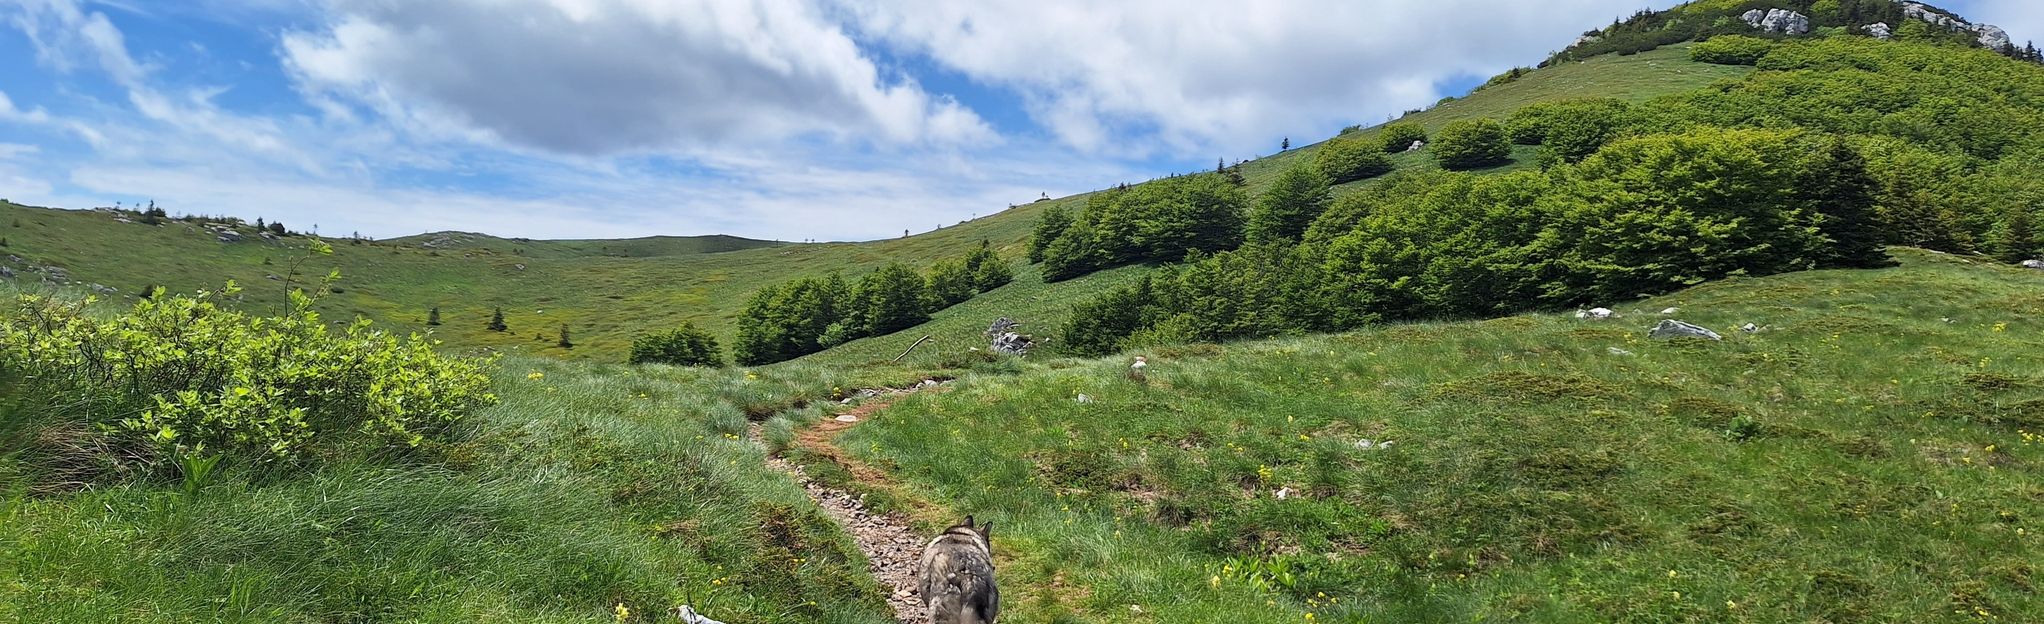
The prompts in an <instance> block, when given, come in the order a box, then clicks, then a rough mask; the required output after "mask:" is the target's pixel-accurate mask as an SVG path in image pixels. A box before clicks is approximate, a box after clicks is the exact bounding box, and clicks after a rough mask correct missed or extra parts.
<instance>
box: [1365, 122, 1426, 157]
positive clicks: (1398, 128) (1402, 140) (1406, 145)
mask: <svg viewBox="0 0 2044 624" xmlns="http://www.w3.org/2000/svg"><path fill="white" fill-rule="evenodd" d="M1425 140H1427V129H1426V128H1424V127H1421V126H1420V125H1419V124H1416V123H1412V122H1399V123H1394V124H1387V125H1385V126H1384V129H1382V130H1378V131H1377V148H1378V149H1379V150H1382V151H1383V152H1384V153H1386V154H1400V153H1404V152H1405V150H1408V149H1411V148H1412V144H1413V143H1414V142H1418V141H1425Z"/></svg>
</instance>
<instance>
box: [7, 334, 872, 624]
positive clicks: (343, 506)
mask: <svg viewBox="0 0 2044 624" xmlns="http://www.w3.org/2000/svg"><path fill="white" fill-rule="evenodd" d="M856 375H857V374H856V373H852V374H846V373H842V372H839V371H830V370H823V369H818V368H800V367H788V368H785V369H782V370H778V371H764V372H762V371H752V372H746V371H737V370H731V371H705V370H691V369H673V368H665V367H645V368H627V367H624V366H621V365H588V364H576V363H569V362H562V361H557V360H550V359H513V360H507V361H505V362H504V363H503V366H502V367H501V371H500V374H499V379H498V380H497V386H498V388H499V393H500V394H501V395H502V396H503V397H504V401H503V403H502V404H501V405H499V406H497V407H495V408H492V409H489V410H487V411H485V412H483V413H481V414H480V415H479V416H478V421H479V422H478V427H477V430H476V431H475V432H474V434H473V435H472V436H471V437H470V438H469V440H468V441H467V442H466V443H464V444H462V445H460V446H459V447H457V448H456V449H455V450H454V451H452V452H451V453H449V455H448V457H447V458H446V461H445V462H444V463H430V464H419V463H407V462H401V461H396V460H390V459H385V458H372V457H348V458H329V460H328V461H327V462H326V463H324V464H323V465H322V466H321V467H318V468H313V469H302V470H293V471H281V472H280V471H277V470H258V469H253V468H251V467H249V466H234V465H231V464H229V465H225V466H223V467H222V468H221V471H222V473H221V474H219V475H217V476H216V477H215V478H213V479H212V480H211V483H209V484H206V485H205V486H204V487H202V488H200V489H199V490H198V491H196V492H193V493H191V494H184V493H181V492H180V488H178V487H177V484H175V483H153V482H136V483H127V484H118V485H108V486H106V487H101V488H95V489H90V490H86V491H83V492H78V493H75V494H68V495H62V496H50V497H31V496H28V495H27V494H26V492H27V488H28V485H29V483H30V482H31V481H32V480H33V479H34V478H35V476H36V473H37V470H36V466H35V465H34V464H33V463H32V457H31V454H32V453H33V451H32V450H31V449H34V448H35V447H36V445H37V440H42V439H47V438H46V437H45V436H47V435H48V434H49V432H46V431H45V432H37V431H33V428H32V423H34V422H35V421H36V419H35V417H34V415H33V414H25V413H21V412H19V411H15V410H9V411H8V412H6V418H7V422H8V423H9V426H7V427H0V442H4V444H0V449H6V451H5V453H4V454H0V621H4V622H114V621H123V622H192V621H220V622H367V621H406V622H595V621H610V620H611V619H612V618H613V616H614V611H613V609H614V608H615V606H616V605H617V604H620V603H623V604H625V605H627V606H628V608H629V609H631V610H632V611H634V612H636V613H638V614H639V615H638V617H637V618H636V619H634V620H633V621H642V622H651V621H656V618H662V617H664V616H662V615H661V614H662V613H663V612H665V611H667V610H669V609H671V608H674V607H678V606H679V605H682V604H692V605H694V606H695V607H697V608H698V609H701V610H703V611H705V612H708V613H711V614H715V615H716V616H717V617H719V618H720V619H723V620H725V621H727V622H733V623H734V624H736V623H743V622H772V621H805V622H839V623H847V624H850V623H877V622H886V621H890V617H889V611H888V609H887V608H886V606H885V605H884V603H882V602H881V597H882V596H881V594H880V593H879V592H880V590H879V589H878V587H877V586H876V585H875V584H874V583H873V581H872V580H871V579H870V578H868V577H867V576H866V573H865V562H864V560H863V558H862V557H861V556H860V555H859V554H858V553H857V552H856V551H855V550H854V549H852V547H851V544H850V541H849V539H848V538H847V537H845V536H844V535H843V533H842V532H841V531H840V530H839V529H838V528H837V527H836V526H835V525H834V524H832V523H831V522H830V521H829V520H828V519H826V518H825V517H823V516H822V514H821V512H820V511H818V510H817V509H816V508H815V507H814V506H812V505H810V504H809V502H808V500H807V499H806V497H805V496H804V495H803V493H802V492H801V490H800V489H799V488H797V487H796V486H795V484H793V483H792V482H790V481H788V480H787V479H786V478H785V477H783V476H782V475H780V474H779V473H774V472H771V471H770V470H768V469H767V468H766V467H764V466H763V465H762V464H761V461H762V457H761V451H760V450H759V449H758V448H757V447H755V446H754V445H752V444H751V443H749V442H746V441H743V440H742V439H741V438H742V436H744V434H745V431H746V427H747V424H748V414H759V413H768V412H772V411H775V410H779V409H783V408H786V407H789V406H791V405H794V404H797V403H800V402H802V401H806V400H810V399H820V398H827V397H828V396H830V394H831V393H832V388H833V386H834V385H837V384H845V385H847V386H850V385H852V384H853V383H855V382H861V381H864V382H866V383H881V382H882V381H888V380H884V379H869V380H861V379H859V378H858V377H857V376H856ZM24 424H29V425H31V427H29V428H23V427H22V425H24ZM660 621H665V620H660Z"/></svg>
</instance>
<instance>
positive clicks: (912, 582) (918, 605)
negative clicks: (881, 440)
mask: <svg viewBox="0 0 2044 624" xmlns="http://www.w3.org/2000/svg"><path fill="white" fill-rule="evenodd" d="M941 386H942V383H941V382H924V383H923V384H919V385H917V386H914V387H912V388H907V389H900V390H869V391H865V392H864V393H862V395H863V396H864V399H863V402H861V403H859V405H858V406H857V407H854V408H852V409H851V411H847V412H845V413H842V414H839V415H837V416H836V417H834V418H830V419H825V420H824V421H823V422H821V423H818V424H817V425H816V426H813V427H810V428H807V429H804V430H802V431H800V432H798V433H797V434H796V439H795V445H796V446H798V447H801V448H802V449H803V450H804V451H807V452H809V453H811V454H814V455H816V456H819V457H822V458H826V459H829V460H831V461H834V462H837V463H838V464H840V465H843V466H844V467H845V468H846V469H847V470H850V471H851V472H852V475H853V476H854V477H856V478H858V479H859V480H860V481H861V482H867V483H879V482H881V480H884V479H886V476H885V475H884V474H881V473H879V472H878V471H874V470H872V469H870V468H867V467H865V466H863V465H861V464H859V463H857V462H855V461H852V460H850V459H849V458H847V457H846V456H845V455H844V452H843V451H842V450H840V449H838V448H837V447H836V446H835V445H834V444H833V443H832V441H833V440H835V439H836V438H837V436H838V434H839V433H842V432H844V431H845V430H846V429H850V428H852V427H854V426H857V425H858V424H859V423H861V422H864V421H865V420H866V419H867V418H870V417H871V416H872V415H873V414H875V413H878V412H879V411H880V410H883V409H886V408H887V406H888V405H890V404H892V403H893V402H894V401H895V400H897V399H900V398H901V397H904V396H907V395H909V394H912V393H915V392H920V391H923V390H929V389H934V388H938V387H941ZM752 439H753V441H754V442H756V443H760V444H762V445H764V442H763V441H762V440H761V438H760V426H759V425H758V424H757V423H755V424H754V425H753V426H752ZM766 461H767V466H768V467H770V468H773V469H774V470H778V471H780V472H783V473H787V474H788V476H790V477H792V478H794V479H795V482H796V483H798V484H801V486H802V489H803V491H805V492H808V494H809V499H810V500H812V501H815V502H816V506H817V507H819V508H821V509H823V513H824V514H825V515H828V516H830V518H831V519H832V520H835V521H837V523H838V524H839V525H841V526H843V527H844V529H845V532H846V533H848V534H850V535H851V536H852V541H853V542H854V543H856V544H857V545H858V547H859V552H861V553H864V554H865V555H866V560H867V561H868V562H869V565H870V568H869V571H870V572H871V573H872V574H873V578H874V580H877V581H879V582H880V585H881V587H883V588H885V589H886V590H887V592H888V596H887V604H888V605H890V606H892V607H894V616H895V619H896V620H897V621H900V622H901V623H902V624H927V622H928V621H929V619H928V617H926V615H927V614H925V613H924V607H923V601H922V598H921V597H920V596H919V595H918V592H917V591H916V572H917V569H916V568H917V567H918V566H919V565H920V564H921V562H920V561H919V559H920V557H921V556H922V547H923V541H924V539H923V537H922V536H920V535H919V534H917V533H916V531H915V530H914V529H912V528H910V526H909V523H908V519H907V518H905V517H902V516H901V515H899V514H876V513H873V512H871V511H868V510H867V509H866V506H865V504H864V503H863V502H862V501H861V500H860V497H859V496H857V495H854V494H851V493H849V492H845V491H842V490H838V489H834V488H830V487H826V486H825V485H823V484H821V483H818V482H817V481H816V480H814V479H811V478H809V475H808V473H806V472H804V471H803V470H802V467H801V466H798V465H796V464H795V463H794V462H791V461H788V460H787V459H786V458H784V457H781V456H779V455H768V456H767V460H766Z"/></svg>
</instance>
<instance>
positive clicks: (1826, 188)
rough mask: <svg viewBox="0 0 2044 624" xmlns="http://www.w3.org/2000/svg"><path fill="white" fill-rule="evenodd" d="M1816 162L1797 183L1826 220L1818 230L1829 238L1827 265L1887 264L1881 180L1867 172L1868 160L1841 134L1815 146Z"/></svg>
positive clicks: (1805, 168)
mask: <svg viewBox="0 0 2044 624" xmlns="http://www.w3.org/2000/svg"><path fill="white" fill-rule="evenodd" d="M1810 153H1811V155H1812V158H1814V159H1815V162H1812V163H1810V164H1807V165H1804V167H1803V179H1802V180H1801V181H1800V182H1799V183H1798V184H1797V186H1798V187H1799V188H1800V190H1801V193H1802V195H1803V198H1804V200H1805V201H1808V202H1809V203H1810V205H1811V206H1812V210H1814V211H1815V213H1816V214H1817V215H1818V216H1820V217H1822V218H1823V221H1822V222H1821V223H1819V225H1818V229H1819V231H1821V232H1822V233H1823V234H1824V238H1825V239H1827V240H1829V241H1830V243H1831V244H1830V250H1829V251H1828V252H1827V253H1826V254H1825V255H1824V257H1823V258H1822V260H1821V262H1822V263H1823V265H1824V266H1834V267H1851V268H1875V267H1882V266H1887V265H1888V264H1889V263H1890V262H1891V261H1890V260H1889V259H1888V250H1887V244H1886V235H1885V234H1883V232H1884V230H1885V229H1886V228H1884V227H1883V224H1882V223H1880V221H1879V216H1878V213H1877V212H1876V201H1877V199H1876V198H1875V196H1874V194H1875V192H1877V191H1879V190H1880V181H1879V180H1876V179H1874V177H1873V174H1872V173H1870V172H1868V171H1867V163H1866V158H1864V157H1862V156H1860V153H1859V151H1858V150H1855V149H1853V147H1852V145H1851V144H1850V143H1847V142H1846V141H1844V140H1841V139H1837V138H1827V139H1823V140H1821V141H1819V142H1817V144H1816V145H1813V146H1812V147H1811V149H1810Z"/></svg>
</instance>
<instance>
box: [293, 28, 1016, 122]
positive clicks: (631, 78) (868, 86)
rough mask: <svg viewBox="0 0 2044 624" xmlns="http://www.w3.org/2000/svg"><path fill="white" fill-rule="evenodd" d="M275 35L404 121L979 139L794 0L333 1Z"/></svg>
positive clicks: (335, 87) (313, 72)
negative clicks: (316, 23)
mask: <svg viewBox="0 0 2044 624" xmlns="http://www.w3.org/2000/svg"><path fill="white" fill-rule="evenodd" d="M327 8H328V11H329V13H330V16H329V17H328V19H327V20H326V22H325V24H324V25H323V26H321V27H320V28H318V29H316V30H314V31H311V32H293V33H288V34H286V35H285V36H284V38H283V43H282V51H283V56H284V60H285V62H286V63H287V65H288V66H289V67H290V68H291V70H292V71H293V73H294V74H295V75H296V76H297V79H298V80H299V81H300V83H301V88H302V89H304V90H306V91H308V92H310V93H315V94H330V95H333V96H336V97H341V98H344V99H347V100H350V101H353V102H355V103H358V104H360V105H363V106H366V107H369V108H372V109H375V110H378V111H380V112H382V113H383V114H384V115H386V116H387V117H390V118H392V119H396V120H402V121H404V122H406V123H407V124H408V127H411V128H413V129H416V130H439V131H441V132H443V133H447V134H460V129H455V128H451V126H456V125H458V126H460V127H462V128H467V129H476V130H483V131H487V132H488V133H490V134H491V135H493V136H495V137H499V138H501V139H502V140H504V141H506V142H509V143H512V144H515V145H520V146H527V147H536V148H540V149H545V150H549V151H554V152H561V153H572V154H585V155H601V154H612V153H619V152H627V151H642V150H658V149H666V148H691V147H702V146H717V145H728V144H733V143H740V142H743V143H751V144H759V143H764V142H771V141H779V140H785V139H789V138H795V137H803V136H808V135H818V134H820V135H826V136H830V137H833V138H841V139H851V140H854V141H865V140H873V141H876V142H880V143H885V144H895V145H902V144H922V143H929V142H934V143H951V142H966V143H972V142H979V141H984V140H986V139H988V138H990V136H991V131H990V130H989V129H988V127H987V125H986V124H985V123H984V122H983V121H981V120H980V119H979V118H978V116H977V115H975V114H974V113H972V112H971V111H970V110H967V109H965V108H964V107H962V106H960V105H958V104H957V103H955V102H952V101H950V100H948V99H946V98H944V97H940V96H935V95H931V94H929V93H926V92H925V91H923V90H922V89H921V88H920V87H919V86H918V85H917V84H915V83H914V82H913V81H909V80H906V79H888V78H883V77H882V75H881V72H880V69H879V68H878V67H877V66H875V64H874V63H873V61H872V60H870V59H869V58H867V56H866V55H865V54H864V53H863V52H862V51H861V50H860V49H859V48H858V46H857V45H856V44H855V43H854V42H853V41H852V39H851V38H850V37H848V36H847V35H846V34H845V33H844V32H843V29H842V28H840V27H838V26H837V25H835V24H832V23H830V22H829V21H827V20H825V19H824V17H823V15H822V14H821V13H820V12H819V11H818V10H817V9H816V8H815V7H813V6H811V5H810V4H808V3H805V2H801V1H799V0H710V1H701V2H686V3H677V2H664V1H660V0H607V1H605V0H487V1H486V0H444V1H436V2H402V3H392V2H379V1H371V0H334V1H332V2H330V3H329V6H328V7H327Z"/></svg>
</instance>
